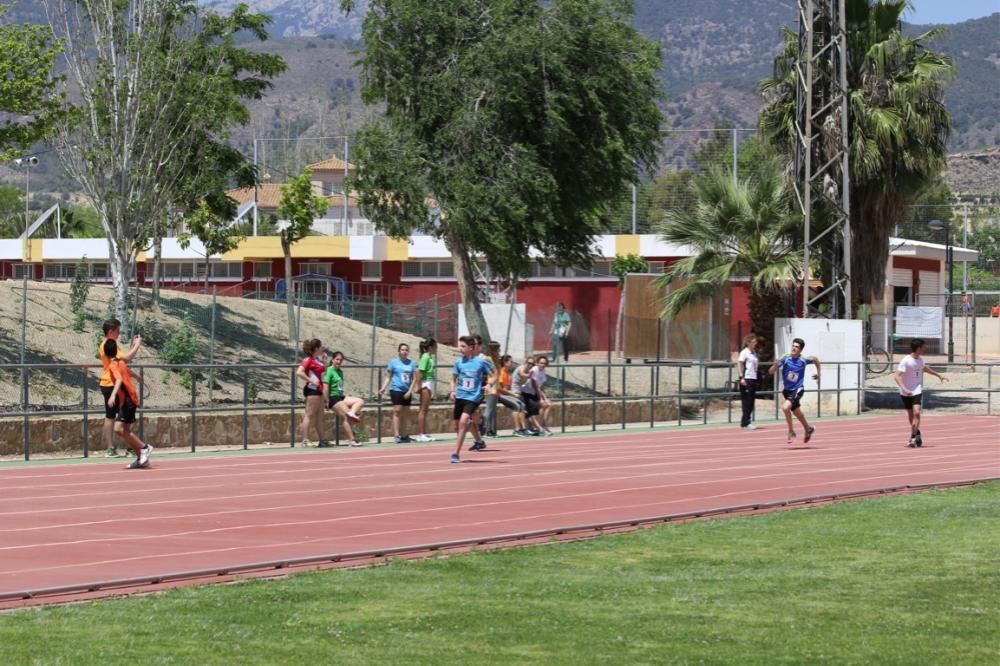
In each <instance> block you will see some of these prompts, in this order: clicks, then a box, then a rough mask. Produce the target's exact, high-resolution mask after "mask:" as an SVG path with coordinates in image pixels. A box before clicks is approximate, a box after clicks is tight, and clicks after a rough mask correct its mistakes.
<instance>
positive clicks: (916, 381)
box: [896, 354, 924, 395]
mask: <svg viewBox="0 0 1000 666" xmlns="http://www.w3.org/2000/svg"><path fill="white" fill-rule="evenodd" d="M896 370H897V371H898V372H901V373H903V376H902V377H900V381H901V382H902V383H903V386H904V387H905V388H906V390H907V391H909V392H910V395H920V394H921V393H923V392H924V359H922V358H914V357H913V356H912V355H910V354H907V355H906V356H904V357H903V360H902V361H900V362H899V367H898V368H896ZM900 395H902V390H900Z"/></svg>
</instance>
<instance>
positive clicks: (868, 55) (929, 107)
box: [760, 0, 953, 303]
mask: <svg viewBox="0 0 1000 666" xmlns="http://www.w3.org/2000/svg"><path fill="white" fill-rule="evenodd" d="M909 9H910V3H909V2H908V1H907V0H848V2H847V6H846V20H847V33H848V44H847V48H848V58H847V86H848V91H849V93H848V114H849V121H848V128H849V129H848V131H849V136H848V145H849V161H850V179H851V187H850V201H851V210H850V218H851V234H852V237H853V242H852V245H851V248H852V255H851V284H852V288H853V290H854V294H855V298H857V299H858V300H859V301H860V302H864V303H870V302H871V299H872V298H873V297H875V296H877V295H879V294H881V292H882V288H883V285H884V283H885V266H886V262H887V260H888V256H889V234H891V233H892V230H893V229H894V228H895V227H896V225H897V224H898V223H899V222H900V221H901V220H902V219H903V216H904V214H905V213H906V209H907V206H908V204H910V203H911V202H912V201H913V199H914V198H915V197H916V196H917V194H918V193H919V192H920V191H921V190H922V189H923V188H924V187H925V186H926V185H927V184H928V183H929V182H931V181H932V180H933V179H934V178H935V177H936V176H937V175H938V174H939V173H940V172H941V170H942V169H943V168H944V166H945V157H946V145H947V140H948V133H949V131H950V127H951V119H950V117H949V114H948V110H947V109H946V108H945V106H944V102H943V96H944V86H945V82H946V80H947V79H948V78H949V77H950V76H951V75H952V73H953V65H952V61H951V59H950V58H949V57H947V56H945V55H942V54H940V53H936V52H934V51H932V50H930V49H929V48H928V47H927V45H926V44H927V42H928V41H930V40H932V39H934V38H935V37H938V36H939V35H941V34H942V33H941V31H940V30H931V31H929V32H926V33H923V34H921V35H917V36H914V37H910V36H908V35H906V34H904V33H903V31H902V22H901V19H902V17H903V15H904V13H905V12H906V11H908V10H909ZM784 35H785V46H784V49H783V50H782V52H781V53H780V54H779V55H778V56H777V57H776V58H775V63H774V72H775V75H774V76H773V77H772V78H770V79H767V80H765V81H764V82H763V83H762V84H761V87H762V89H763V91H764V93H765V95H766V97H767V98H768V102H767V104H766V105H765V107H764V109H763V110H762V112H761V116H760V128H761V131H762V133H763V135H764V137H766V139H767V140H768V141H770V142H771V143H773V144H774V145H775V146H776V147H778V148H779V149H780V150H781V151H782V152H783V153H784V154H786V155H791V154H792V152H793V150H794V145H795V142H796V141H797V138H796V135H795V96H796V89H797V85H796V76H797V69H796V67H795V63H796V60H797V56H798V36H797V34H796V33H794V32H793V31H791V30H789V29H787V28H785V29H784ZM821 106H822V105H821ZM814 108H820V107H814ZM816 122H817V123H818V124H819V125H820V126H823V119H817V121H816ZM830 126H831V127H832V128H835V129H833V130H832V131H838V130H837V129H836V128H839V124H837V123H830ZM827 138H828V139H829V140H826V139H823V140H821V141H820V144H822V145H826V144H831V145H836V143H837V140H836V137H834V136H830V137H827ZM820 153H821V154H820V155H819V158H820V159H819V162H820V163H823V162H825V161H826V160H827V159H829V158H830V155H829V154H828V153H827V152H826V151H825V150H824V149H823V148H820Z"/></svg>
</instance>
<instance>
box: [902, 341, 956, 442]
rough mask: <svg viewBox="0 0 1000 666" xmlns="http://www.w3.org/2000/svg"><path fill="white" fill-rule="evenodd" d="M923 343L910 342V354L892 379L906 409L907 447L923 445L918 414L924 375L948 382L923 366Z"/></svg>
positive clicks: (931, 369)
mask: <svg viewBox="0 0 1000 666" xmlns="http://www.w3.org/2000/svg"><path fill="white" fill-rule="evenodd" d="M923 355H924V341H923V340H922V339H920V338H914V339H913V340H911V341H910V353H909V355H907V356H905V357H904V358H903V360H902V361H900V362H899V367H898V368H897V369H896V375H895V377H894V379H895V380H896V384H897V385H898V386H899V397H900V398H902V400H903V407H905V408H906V418H907V419H909V421H910V441H909V442H908V443H907V446H909V447H911V448H913V447H919V446H923V445H924V440H923V437H922V436H921V435H920V412H921V409H922V403H923V395H924V373H925V372H926V373H927V374H929V375H934V376H935V377H937V378H938V379H940V380H941V381H942V382H946V381H948V379H947V377H945V376H944V375H942V374H941V373H939V372H938V371H937V370H935V369H934V368H931V367H929V366H927V365H924V359H923Z"/></svg>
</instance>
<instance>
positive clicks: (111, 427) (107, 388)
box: [97, 319, 142, 458]
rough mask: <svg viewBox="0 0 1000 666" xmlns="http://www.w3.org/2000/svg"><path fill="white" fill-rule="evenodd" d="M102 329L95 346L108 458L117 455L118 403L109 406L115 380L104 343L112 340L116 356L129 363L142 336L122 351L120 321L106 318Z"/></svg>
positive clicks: (136, 350) (103, 431)
mask: <svg viewBox="0 0 1000 666" xmlns="http://www.w3.org/2000/svg"><path fill="white" fill-rule="evenodd" d="M102 328H103V330H104V339H103V340H101V344H100V345H98V347H97V356H98V358H100V359H101V367H102V368H103V370H102V371H101V381H100V387H101V396H102V397H103V398H104V427H103V429H102V430H101V435H102V436H103V439H104V449H105V453H104V455H106V456H108V457H109V458H114V457H117V456H118V449H117V447H115V420H116V419H117V418H118V404H117V403H113V406H109V402H108V398H109V397H111V390H112V388H114V385H115V380H114V379H113V378H112V376H111V359H110V358H108V356H107V354H105V353H104V345H105V344H106V343H107V342H108V340H112V341H114V343H115V349H117V350H118V351H117V354H118V355H117V358H120V359H123V360H124V361H125V362H126V363H131V362H132V358H133V357H134V356H135V355H136V353H138V351H139V347H141V346H142V336H140V335H136V336H135V337H133V338H132V344H131V345H129V348H128V349H127V350H126V351H122V349H121V347H119V346H118V336H119V335H121V332H122V323H121V322H120V321H118V320H117V319H108V320H107V321H105V322H104V326H103V327H102Z"/></svg>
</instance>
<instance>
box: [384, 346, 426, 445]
mask: <svg viewBox="0 0 1000 666" xmlns="http://www.w3.org/2000/svg"><path fill="white" fill-rule="evenodd" d="M398 351H399V357H398V358H394V359H392V360H391V361H389V365H387V366H386V368H385V382H384V383H383V384H382V388H380V389H379V390H378V394H379V395H383V394H385V392H386V389H388V390H389V399H390V400H391V401H392V434H393V435H394V437H393V440H394V441H395V442H396V443H397V444H401V443H404V442H409V441H411V440H410V437H409V435H406V434H404V433H405V432H406V430H407V428H406V425H407V421H408V420H409V414H410V401H411V400H412V398H413V396H412V394H411V393H410V389H411V386H412V384H413V373H414V371H415V370H416V369H417V365H416V364H415V363H414V362H413V359H411V358H410V346H409V345H408V344H406V343H405V342H404V343H402V344H400V345H399V349H398Z"/></svg>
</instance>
